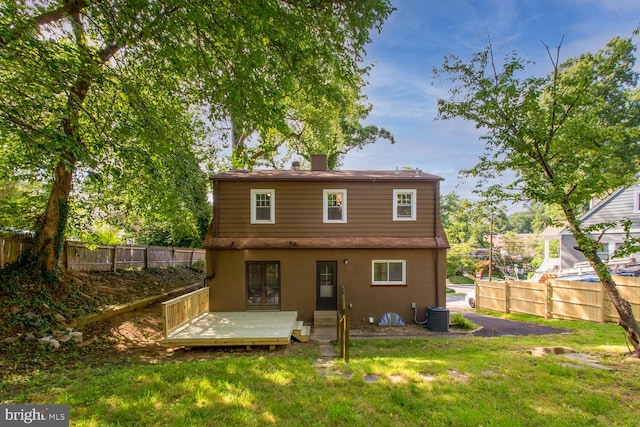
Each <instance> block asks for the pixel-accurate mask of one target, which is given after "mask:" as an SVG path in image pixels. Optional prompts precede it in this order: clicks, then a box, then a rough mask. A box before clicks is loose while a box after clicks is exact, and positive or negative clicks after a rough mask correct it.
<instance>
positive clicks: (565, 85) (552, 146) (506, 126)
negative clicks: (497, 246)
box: [434, 38, 640, 207]
mask: <svg viewBox="0 0 640 427" xmlns="http://www.w3.org/2000/svg"><path fill="white" fill-rule="evenodd" d="M634 50H635V47H634V45H633V43H632V41H631V40H630V39H621V38H615V39H613V40H611V41H610V42H609V43H608V44H607V46H606V47H605V48H604V49H603V50H601V51H598V52H596V53H586V54H583V55H581V56H579V57H578V58H572V59H569V60H567V61H565V62H563V63H559V61H558V60H557V57H556V59H553V61H552V63H553V65H554V71H553V72H552V73H550V74H549V75H548V76H545V77H528V78H523V77H520V75H521V72H522V71H523V70H524V69H525V66H526V62H525V61H523V60H522V59H520V58H519V57H517V56H516V55H515V54H513V53H511V54H509V55H507V57H506V58H505V61H504V64H502V66H501V67H500V66H499V64H497V63H496V58H495V57H494V51H493V49H492V47H491V45H489V46H488V47H487V48H486V49H485V50H483V51H481V52H479V53H476V54H475V55H474V56H473V58H472V59H471V61H470V62H469V63H464V62H463V61H462V60H460V59H459V58H457V57H455V56H448V57H446V58H445V61H444V64H443V66H442V68H441V69H437V70H434V71H435V74H436V76H441V75H447V76H449V79H450V80H451V81H452V82H453V83H454V87H453V88H452V89H451V90H450V94H451V96H450V98H449V99H440V100H438V108H439V118H441V119H451V118H454V117H462V118H464V119H467V120H470V121H473V122H475V123H476V126H477V127H478V128H481V129H483V130H484V131H485V134H484V136H483V140H484V141H485V153H484V155H482V156H481V158H480V161H479V162H478V164H477V165H476V166H474V167H472V168H470V169H468V170H464V171H462V173H463V174H464V175H466V176H468V177H474V178H476V179H478V190H479V191H480V192H481V193H482V194H483V195H485V196H487V197H489V198H493V199H498V200H505V199H510V200H535V201H539V202H542V203H551V204H557V205H560V206H564V207H566V206H574V207H577V206H584V205H585V204H586V203H588V201H589V200H590V199H591V198H592V197H600V196H603V195H606V194H607V193H608V192H610V191H611V190H612V189H616V188H620V187H622V186H626V185H629V184H631V183H632V182H634V181H635V180H636V178H637V175H638V171H639V168H640V162H639V160H640V145H639V144H638V140H639V138H640V128H639V127H638V125H640V93H639V91H638V88H637V87H636V85H637V81H638V74H637V72H635V71H634V69H633V67H634V64H635V57H634V54H633V52H634ZM558 52H559V49H558ZM505 171H513V172H515V179H514V180H513V181H512V182H509V183H506V184H500V183H498V184H496V183H495V178H500V177H501V176H502V174H503V173H504V172H505Z"/></svg>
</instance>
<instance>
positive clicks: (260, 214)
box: [256, 207, 271, 221]
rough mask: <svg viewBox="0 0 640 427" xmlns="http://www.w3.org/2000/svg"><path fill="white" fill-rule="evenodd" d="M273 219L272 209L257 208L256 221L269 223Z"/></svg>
mask: <svg viewBox="0 0 640 427" xmlns="http://www.w3.org/2000/svg"><path fill="white" fill-rule="evenodd" d="M270 219H271V208H268V207H267V208H258V207H256V220H258V221H269V220H270Z"/></svg>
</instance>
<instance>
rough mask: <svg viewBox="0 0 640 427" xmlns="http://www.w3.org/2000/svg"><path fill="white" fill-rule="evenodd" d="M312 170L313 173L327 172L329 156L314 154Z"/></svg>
mask: <svg viewBox="0 0 640 427" xmlns="http://www.w3.org/2000/svg"><path fill="white" fill-rule="evenodd" d="M311 170H312V171H326V170H327V155H326V154H312V155H311Z"/></svg>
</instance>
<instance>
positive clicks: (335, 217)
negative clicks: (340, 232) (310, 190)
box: [322, 189, 347, 222]
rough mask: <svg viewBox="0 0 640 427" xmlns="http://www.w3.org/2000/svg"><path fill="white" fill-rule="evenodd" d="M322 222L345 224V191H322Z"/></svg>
mask: <svg viewBox="0 0 640 427" xmlns="http://www.w3.org/2000/svg"><path fill="white" fill-rule="evenodd" d="M322 197H323V212H322V221H323V222H347V190H344V189H342V190H333V189H325V190H322Z"/></svg>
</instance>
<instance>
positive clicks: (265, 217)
mask: <svg viewBox="0 0 640 427" xmlns="http://www.w3.org/2000/svg"><path fill="white" fill-rule="evenodd" d="M275 222H276V190H274V189H260V190H251V224H275Z"/></svg>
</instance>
